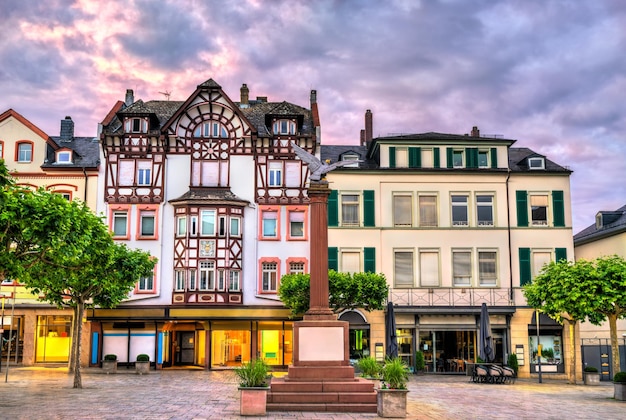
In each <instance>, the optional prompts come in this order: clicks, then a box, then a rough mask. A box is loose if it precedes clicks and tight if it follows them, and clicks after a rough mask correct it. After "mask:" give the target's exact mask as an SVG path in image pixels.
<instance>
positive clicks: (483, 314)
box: [478, 303, 496, 363]
mask: <svg viewBox="0 0 626 420" xmlns="http://www.w3.org/2000/svg"><path fill="white" fill-rule="evenodd" d="M478 333H479V334H480V347H479V351H478V357H480V358H481V359H482V360H483V361H484V362H486V363H491V362H493V360H494V359H495V357H496V352H495V350H494V348H493V335H492V333H491V323H490V322H489V311H488V310H487V304H486V303H483V306H482V308H481V309H480V325H479V331H478Z"/></svg>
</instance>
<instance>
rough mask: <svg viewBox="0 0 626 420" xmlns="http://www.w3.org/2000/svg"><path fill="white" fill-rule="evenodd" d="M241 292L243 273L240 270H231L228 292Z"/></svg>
mask: <svg viewBox="0 0 626 420" xmlns="http://www.w3.org/2000/svg"><path fill="white" fill-rule="evenodd" d="M240 290H241V272H240V271H239V270H230V272H229V274H228V291H229V292H239V291H240Z"/></svg>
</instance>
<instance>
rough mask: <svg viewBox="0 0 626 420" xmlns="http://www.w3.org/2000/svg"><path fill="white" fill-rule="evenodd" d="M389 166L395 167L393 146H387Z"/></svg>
mask: <svg viewBox="0 0 626 420" xmlns="http://www.w3.org/2000/svg"><path fill="white" fill-rule="evenodd" d="M389 167H390V168H395V167H396V148H395V147H393V146H392V147H390V148H389Z"/></svg>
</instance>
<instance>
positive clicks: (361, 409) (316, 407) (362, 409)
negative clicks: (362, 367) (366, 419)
mask: <svg viewBox="0 0 626 420" xmlns="http://www.w3.org/2000/svg"><path fill="white" fill-rule="evenodd" d="M266 409H267V411H305V412H307V411H308V412H311V411H313V412H315V411H317V412H330V413H376V412H377V406H376V403H373V404H365V403H359V404H345V403H342V404H327V403H318V404H315V403H297V404H292V403H267V408H266Z"/></svg>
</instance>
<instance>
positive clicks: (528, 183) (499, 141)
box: [321, 111, 573, 377]
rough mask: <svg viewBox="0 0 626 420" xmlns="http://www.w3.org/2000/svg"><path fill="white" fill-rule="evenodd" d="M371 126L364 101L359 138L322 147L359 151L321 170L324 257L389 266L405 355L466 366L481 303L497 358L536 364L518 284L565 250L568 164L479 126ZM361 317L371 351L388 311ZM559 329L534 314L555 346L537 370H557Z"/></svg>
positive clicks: (444, 368) (351, 267) (445, 368)
mask: <svg viewBox="0 0 626 420" xmlns="http://www.w3.org/2000/svg"><path fill="white" fill-rule="evenodd" d="M371 126H372V124H371V113H370V112H369V111H368V113H366V130H365V131H364V133H362V143H361V145H360V146H330V145H329V146H322V154H321V157H322V160H330V161H331V162H334V161H337V160H357V159H358V160H362V162H361V163H357V162H355V164H354V165H349V167H344V168H341V169H338V170H336V171H333V172H331V173H329V174H328V177H327V180H328V182H329V184H330V188H331V189H332V193H331V196H330V199H329V207H328V208H329V216H328V217H329V234H328V238H329V268H335V269H337V270H339V271H349V272H354V271H374V272H381V273H384V274H385V276H386V278H387V280H388V283H389V287H390V294H389V300H391V301H392V302H393V303H394V305H395V315H396V326H397V334H398V341H399V348H400V351H399V352H400V355H401V356H402V357H404V358H405V359H406V360H407V361H408V362H409V364H410V365H413V363H414V355H415V352H416V351H417V350H420V351H423V352H424V355H425V359H426V361H427V370H428V371H430V372H463V371H464V370H465V365H466V363H467V362H472V361H475V360H476V358H477V356H478V346H477V342H478V340H477V338H478V325H479V314H480V308H481V305H482V303H486V304H487V306H488V308H489V313H490V320H491V327H492V330H493V333H494V338H495V346H496V360H495V361H496V362H504V363H506V361H507V357H508V355H509V354H511V353H515V354H517V355H518V360H519V362H520V365H521V366H520V376H529V375H530V374H531V372H533V373H534V372H535V364H534V361H535V359H534V358H533V356H532V354H531V353H532V350H533V349H534V348H536V343H537V339H536V336H537V331H536V322H535V321H534V317H533V311H532V310H531V309H530V308H528V307H527V305H526V302H525V300H524V297H523V295H522V292H521V286H522V285H523V284H525V283H527V282H530V281H531V279H532V278H533V276H535V275H536V274H537V273H538V272H539V270H540V268H541V266H542V265H543V264H544V263H546V262H548V261H551V260H555V259H560V258H573V243H572V217H571V208H570V184H569V179H570V174H571V171H570V170H569V169H567V168H565V167H563V166H560V165H558V164H556V163H554V162H552V161H551V160H549V159H548V158H547V157H546V156H543V155H540V154H538V153H535V152H533V151H532V150H530V149H527V148H517V147H513V144H514V143H515V142H516V141H515V140H509V139H504V138H500V137H498V138H493V137H481V136H480V134H479V131H478V129H477V128H476V127H474V129H473V130H472V132H471V134H469V135H467V134H466V135H453V134H441V133H432V132H431V133H423V134H413V135H402V136H392V137H380V138H375V139H372V137H371ZM368 127H369V129H368ZM364 318H365V321H366V324H367V322H369V320H370V319H371V320H372V321H373V322H372V323H371V324H370V325H369V336H370V349H369V351H370V352H374V351H375V349H376V346H377V345H378V346H379V348H380V346H384V343H385V340H384V337H385V331H384V323H382V324H381V323H380V319H381V318H384V314H383V315H381V314H364ZM540 320H541V318H540ZM529 324H530V325H529ZM380 327H383V328H382V330H380ZM567 334H568V332H567V331H566V330H564V329H563V328H562V327H560V326H556V325H545V326H544V327H541V325H540V337H539V341H540V342H541V344H542V345H543V347H544V349H545V348H550V349H552V354H551V355H550V357H549V358H548V357H546V358H545V359H543V363H544V364H545V363H546V362H549V364H545V365H544V366H543V369H542V372H544V373H546V374H547V373H548V372H549V373H550V374H551V375H553V377H564V376H565V369H564V366H565V365H564V362H566V361H567V360H568V358H569V357H570V355H569V354H567V350H564V348H565V349H567V347H566V346H565V342H566V341H567V340H568V335H567Z"/></svg>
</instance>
